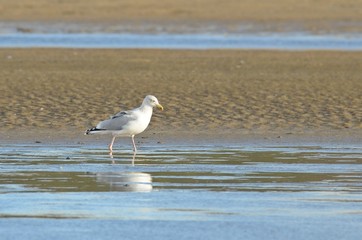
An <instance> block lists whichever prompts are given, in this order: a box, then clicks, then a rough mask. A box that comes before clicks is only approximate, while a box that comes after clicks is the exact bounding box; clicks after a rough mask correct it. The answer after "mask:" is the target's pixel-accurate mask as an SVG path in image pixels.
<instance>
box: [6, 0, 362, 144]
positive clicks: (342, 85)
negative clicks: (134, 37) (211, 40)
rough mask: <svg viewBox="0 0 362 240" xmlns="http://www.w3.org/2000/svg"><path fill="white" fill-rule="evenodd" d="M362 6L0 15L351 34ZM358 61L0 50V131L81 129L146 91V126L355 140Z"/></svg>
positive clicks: (38, 4)
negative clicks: (151, 104) (157, 105)
mask: <svg viewBox="0 0 362 240" xmlns="http://www.w3.org/2000/svg"><path fill="white" fill-rule="evenodd" d="M361 9H362V6H361V3H360V2H358V1H352V0H343V1H342V0H333V1H326V0H323V1H317V2H315V1H313V2H309V1H303V2H301V1H296V0H278V1H276V2H275V1H273V2H270V1H258V3H257V4H256V3H255V1H242V2H240V1H236V0H235V1H234V0H229V1H225V2H223V4H222V5H220V3H219V2H217V1H204V0H202V1H196V2H195V1H178V0H177V1H168V2H160V1H153V0H151V1H144V0H138V1H128V0H127V1H121V2H120V1H111V0H106V1H99V0H91V1H77V2H69V1H52V2H49V1H45V0H40V1H38V0H37V1H35V0H31V1H26V2H23V1H1V2H0V20H1V21H2V23H3V24H5V25H6V24H7V23H11V24H15V26H17V28H18V31H20V32H32V29H23V28H22V23H25V22H26V23H30V24H33V25H34V26H35V25H41V24H47V23H63V24H73V23H75V24H83V23H87V24H90V25H94V26H96V25H97V24H103V25H104V26H106V27H105V28H107V26H108V27H109V28H111V27H112V26H115V25H122V24H123V25H127V24H128V25H127V26H129V27H131V28H136V29H137V26H143V25H147V24H151V25H152V26H160V27H165V26H166V29H167V26H173V27H174V28H176V29H177V28H178V27H179V26H181V25H187V26H191V28H192V26H201V27H203V26H205V24H206V25H207V24H219V26H221V28H225V29H227V31H231V32H232V31H233V27H235V26H240V25H243V26H246V25H248V24H251V25H252V26H254V27H255V26H259V28H258V27H257V30H260V29H266V30H272V31H284V30H288V29H289V30H290V28H292V29H303V30H307V31H312V32H324V33H325V32H334V31H343V32H345V31H347V32H351V33H353V32H359V31H360V22H361V20H362V14H361ZM44 26H46V25H44ZM151 28H152V27H151ZM196 29H199V28H198V27H196ZM105 31H106V30H105ZM361 59H362V53H361V52H342V51H294V52H293V51H247V50H244V51H242V50H203V51H188V50H142V49H138V50H122V49H118V50H114V49H103V50H101V49H0V66H1V68H0V75H1V77H0V90H1V93H2V94H1V95H2V96H1V98H0V106H1V109H0V114H1V119H2V121H1V122H2V129H1V132H2V136H3V137H2V138H11V137H14V136H19V134H21V135H22V136H25V135H29V136H30V138H31V137H32V136H34V134H35V135H36V134H40V133H41V132H43V133H45V134H46V135H47V134H50V135H52V136H60V135H61V136H70V135H72V134H73V135H74V136H80V135H81V134H82V132H83V131H84V130H85V129H87V128H89V127H91V126H94V125H95V124H97V122H98V121H100V120H102V119H104V118H108V117H109V116H110V115H112V114H114V113H116V112H118V111H120V110H126V109H130V108H134V107H137V106H138V105H139V104H140V103H141V101H142V99H143V98H144V96H145V95H147V94H154V95H156V96H157V97H158V99H159V100H160V102H161V103H162V104H163V105H164V107H165V111H164V112H158V111H155V114H154V117H153V120H152V122H151V125H150V129H149V132H148V133H149V134H152V133H154V132H168V133H171V134H170V135H172V133H175V134H176V133H182V134H188V133H193V134H195V133H196V134H195V135H197V136H199V135H198V133H204V134H205V133H206V132H207V133H208V134H211V136H213V135H215V134H224V135H228V134H235V133H237V134H239V133H244V134H258V135H261V136H267V135H270V134H272V135H273V136H280V135H281V134H288V135H295V134H312V135H313V134H314V135H315V136H320V135H321V134H322V135H323V134H326V133H327V136H331V135H332V136H335V135H336V134H337V135H338V134H339V135H341V134H342V135H346V136H347V137H348V136H350V135H351V134H352V135H354V136H357V138H358V137H359V136H360V133H361V131H362V130H361V129H362V122H361V119H362V94H361V91H360V89H362V81H361V76H360V75H361V69H362V61H361ZM15 133H16V134H15ZM219 136H221V135H219ZM237 136H239V135H237ZM210 138H213V137H210ZM326 138H329V137H326Z"/></svg>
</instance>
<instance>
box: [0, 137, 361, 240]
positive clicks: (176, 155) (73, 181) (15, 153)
mask: <svg viewBox="0 0 362 240" xmlns="http://www.w3.org/2000/svg"><path fill="white" fill-rule="evenodd" d="M0 147H1V151H0V224H1V225H2V226H5V227H7V228H6V229H7V230H6V231H5V232H4V230H0V234H2V236H7V237H8V238H9V239H10V238H12V237H15V236H17V237H18V236H19V235H18V233H17V230H16V226H19V225H24V223H25V224H29V223H34V221H41V223H42V224H43V225H44V226H47V228H46V229H43V228H42V229H39V231H43V234H45V235H44V236H47V237H50V236H52V232H51V231H54V229H55V228H56V229H59V228H61V227H64V229H66V228H67V229H69V228H70V229H73V228H75V229H74V231H75V232H77V231H76V227H75V225H74V226H72V225H71V226H69V225H68V224H69V222H68V221H71V222H72V221H77V224H80V225H82V224H85V223H87V224H88V225H89V224H90V225H91V227H92V229H93V230H94V232H102V231H103V232H104V231H106V229H108V230H109V228H107V227H106V228H100V227H99V224H100V223H99V221H109V227H111V226H114V224H115V221H116V222H117V221H122V223H123V224H124V226H127V227H128V228H129V229H133V230H135V228H136V227H140V225H143V226H145V224H146V226H148V227H150V229H156V230H157V229H158V231H159V233H160V232H163V233H168V234H171V235H172V234H174V232H172V231H171V230H167V229H166V230H165V229H163V226H164V223H165V222H167V224H165V225H166V226H169V227H171V225H172V227H173V228H175V229H179V230H181V229H182V228H183V227H186V226H187V227H188V228H190V229H193V227H191V226H189V223H193V224H194V225H193V226H194V227H195V228H197V229H194V235H192V236H190V237H191V238H193V237H197V236H198V237H201V236H203V235H202V234H204V232H203V231H201V230H198V229H202V228H204V227H205V225H204V224H205V223H206V222H207V223H208V225H207V226H215V227H216V226H223V228H224V229H226V230H227V231H228V232H229V233H230V234H229V235H228V234H226V233H225V232H219V231H218V228H215V229H211V230H210V231H211V232H213V234H211V235H210V236H209V237H210V238H209V239H217V238H221V237H229V239H238V238H236V236H245V237H249V239H258V238H259V237H267V235H268V229H269V228H270V229H269V230H271V229H274V227H282V226H283V227H284V228H285V230H286V231H287V232H288V231H289V234H294V233H296V234H299V235H298V236H300V239H302V237H303V236H306V235H303V234H302V230H301V229H302V228H301V225H303V224H304V227H305V228H304V230H303V231H306V232H309V233H311V232H315V231H316V232H317V235H316V236H317V239H324V238H325V237H326V234H331V235H333V236H335V237H332V239H338V237H339V236H341V234H342V233H344V234H345V235H343V236H344V237H345V236H348V237H351V238H350V239H352V238H353V237H355V236H357V235H358V234H361V231H362V230H361V228H360V226H361V222H362V211H361V209H362V167H361V164H362V148H361V147H358V146H350V147H346V146H344V147H326V146H323V147H320V146H277V147H268V146H263V147H230V146H218V147H216V146H199V147H195V146H192V147H187V146H182V147H180V146H162V147H160V145H158V146H151V147H142V148H141V149H140V153H139V154H138V155H137V157H136V166H134V167H132V166H131V159H132V154H131V152H130V151H129V149H126V148H123V149H122V148H121V149H119V148H117V152H115V154H114V157H115V158H114V159H115V161H116V164H111V159H110V158H109V156H108V154H107V151H106V149H105V148H104V147H103V146H102V147H99V146H85V145H75V146H44V145H39V144H29V145H11V144H8V145H7V144H3V145H1V146H0ZM59 219H61V220H62V222H61V223H62V224H60V225H59V224H55V222H53V221H54V220H59ZM92 221H94V222H92ZM144 221H147V223H145V222H144ZM160 222H162V224H159V225H157V224H156V223H160ZM322 222H323V228H322V229H321V228H318V226H319V225H320V224H321V223H322ZM91 223H94V225H93V224H91ZM196 223H197V224H196ZM224 223H225V224H226V223H229V224H226V225H225V224H224ZM346 223H349V224H348V225H347V226H346ZM63 224H64V225H63ZM150 224H151V225H152V224H156V225H155V226H154V225H152V226H151V225H150ZM173 224H176V225H173ZM195 224H196V225H195ZM250 224H251V226H249V227H247V229H248V230H247V231H245V228H243V227H240V226H244V227H246V225H250ZM101 225H102V224H101ZM102 226H103V225H102ZM237 226H238V227H237ZM263 226H267V227H266V231H265V232H264V233H260V231H259V230H258V229H259V228H260V227H263ZM268 227H269V228H268ZM180 228H181V229H180ZM1 229H4V228H1ZM117 229H118V228H117ZM161 229H162V230H161ZM243 229H244V230H243ZM29 231H31V229H30V228H29ZM119 231H121V229H119ZM250 231H252V232H250ZM112 232H113V233H114V234H116V233H117V231H115V230H114V229H113V230H112ZM231 233H233V234H231ZM247 233H248V234H254V235H253V236H250V235H248V234H247ZM303 233H304V232H303ZM4 234H5V235H4ZM95 234H96V233H95ZM140 234H141V233H138V235H137V234H136V235H135V236H138V237H142V236H143V235H142V234H141V235H140ZM225 234H226V235H225ZM240 234H241V235H240ZM243 234H247V235H243ZM346 234H347V235H346ZM112 236H113V237H114V235H112ZM183 236H188V233H183ZM276 236H278V237H281V235H279V234H277V235H276ZM68 237H72V238H73V239H77V236H75V235H69V236H68ZM151 238H155V239H156V238H158V239H159V238H162V236H160V235H157V234H156V235H154V237H151ZM5 239H7V238H5ZM194 239H195V238H194ZM259 239H260V238H259ZM297 239H298V237H297Z"/></svg>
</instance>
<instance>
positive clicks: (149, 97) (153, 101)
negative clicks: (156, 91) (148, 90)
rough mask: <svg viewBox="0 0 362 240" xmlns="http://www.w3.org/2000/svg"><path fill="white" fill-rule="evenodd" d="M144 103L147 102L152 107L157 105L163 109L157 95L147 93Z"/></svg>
mask: <svg viewBox="0 0 362 240" xmlns="http://www.w3.org/2000/svg"><path fill="white" fill-rule="evenodd" d="M143 103H144V104H147V105H149V106H151V107H157V108H158V109H160V110H161V111H163V107H162V105H161V104H160V103H159V102H158V100H157V98H156V97H155V96H152V95H147V96H146V97H145V99H144V100H143Z"/></svg>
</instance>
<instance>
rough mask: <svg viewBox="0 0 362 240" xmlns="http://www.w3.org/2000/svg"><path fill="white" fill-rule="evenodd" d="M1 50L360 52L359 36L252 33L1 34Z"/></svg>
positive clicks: (361, 39)
mask: <svg viewBox="0 0 362 240" xmlns="http://www.w3.org/2000/svg"><path fill="white" fill-rule="evenodd" d="M0 47H2V48H29V47H56V48H59V47H60V48H162V49H279V50H348V51H361V50H362V35H360V34H329V35H321V34H319V35H313V34H310V33H307V32H295V33H293V32H292V33H254V34H250V33H249V34H211V33H193V34H176V33H175V34H172V33H159V34H146V33H145V34H137V33H119V34H116V33H2V34H0Z"/></svg>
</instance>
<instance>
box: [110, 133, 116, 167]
mask: <svg viewBox="0 0 362 240" xmlns="http://www.w3.org/2000/svg"><path fill="white" fill-rule="evenodd" d="M114 140H116V137H113V138H112V142H111V144H109V156H110V157H111V158H113V143H114ZM112 162H113V163H114V161H112Z"/></svg>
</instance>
